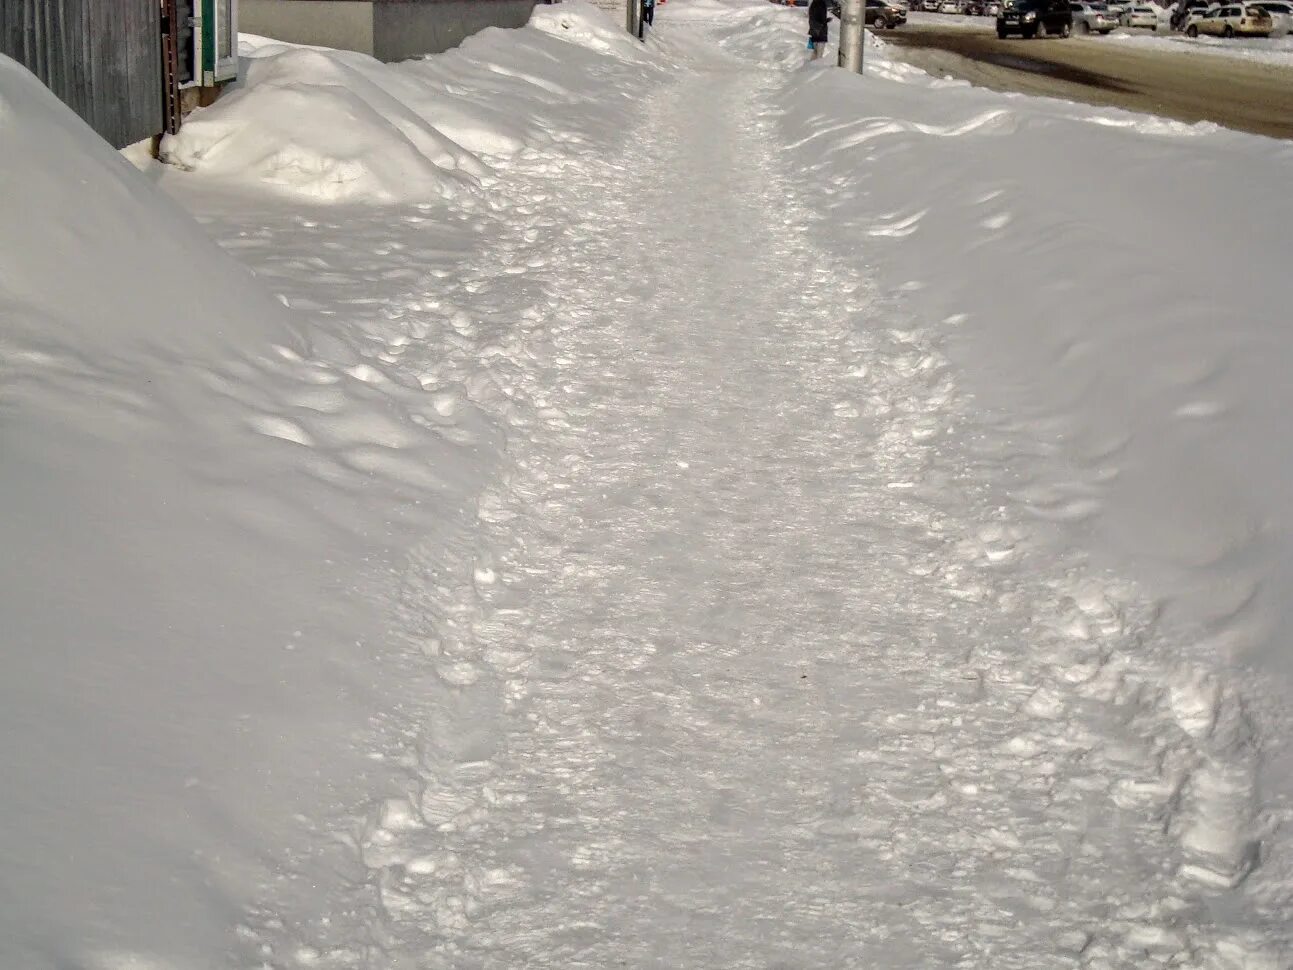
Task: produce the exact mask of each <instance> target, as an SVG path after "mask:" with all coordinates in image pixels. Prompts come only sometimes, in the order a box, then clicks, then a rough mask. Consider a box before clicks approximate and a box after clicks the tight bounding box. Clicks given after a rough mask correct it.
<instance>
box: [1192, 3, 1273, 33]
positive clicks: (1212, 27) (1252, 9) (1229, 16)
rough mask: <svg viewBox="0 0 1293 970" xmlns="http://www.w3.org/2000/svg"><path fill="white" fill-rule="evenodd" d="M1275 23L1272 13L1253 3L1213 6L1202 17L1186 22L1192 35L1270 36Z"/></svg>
mask: <svg viewBox="0 0 1293 970" xmlns="http://www.w3.org/2000/svg"><path fill="white" fill-rule="evenodd" d="M1274 29H1275V24H1274V22H1273V21H1272V20H1271V15H1270V14H1268V13H1267V12H1266V11H1265V10H1263V9H1262V8H1261V7H1257V6H1254V5H1253V4H1251V3H1250V4H1238V3H1233V4H1226V5H1225V6H1221V7H1212V8H1210V9H1209V10H1208V11H1207V13H1205V14H1204V15H1203V16H1202V17H1199V18H1197V19H1195V20H1191V21H1190V22H1189V23H1188V24H1186V27H1185V32H1186V34H1188V35H1189V36H1190V37H1198V36H1199V34H1211V35H1212V36H1214V37H1235V36H1243V37H1269V36H1270V35H1271V31H1272V30H1274Z"/></svg>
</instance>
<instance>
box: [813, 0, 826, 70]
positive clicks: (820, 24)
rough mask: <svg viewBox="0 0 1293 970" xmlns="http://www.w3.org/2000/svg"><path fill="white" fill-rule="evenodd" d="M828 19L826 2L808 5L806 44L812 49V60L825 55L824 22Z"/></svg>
mask: <svg viewBox="0 0 1293 970" xmlns="http://www.w3.org/2000/svg"><path fill="white" fill-rule="evenodd" d="M829 19H830V15H829V14H828V13H827V12H826V0H812V2H811V3H809V4H808V43H809V44H811V45H812V48H813V60H817V58H819V57H821V56H822V54H824V53H826V37H827V34H826V21H827V20H829Z"/></svg>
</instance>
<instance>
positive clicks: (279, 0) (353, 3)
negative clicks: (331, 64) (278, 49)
mask: <svg viewBox="0 0 1293 970" xmlns="http://www.w3.org/2000/svg"><path fill="white" fill-rule="evenodd" d="M238 29H239V30H240V31H241V32H242V33H245V34H260V35H262V36H264V37H273V38H274V39H275V40H286V41H290V42H291V43H293V44H314V45H315V46H318V47H335V48H338V49H339V50H347V51H362V52H363V53H365V54H372V53H373V49H374V48H373V4H372V2H371V0H241V3H239V5H238Z"/></svg>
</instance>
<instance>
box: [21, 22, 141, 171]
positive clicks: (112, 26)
mask: <svg viewBox="0 0 1293 970" xmlns="http://www.w3.org/2000/svg"><path fill="white" fill-rule="evenodd" d="M0 54H7V55H9V56H10V57H12V58H13V59H14V60H16V61H19V62H20V63H22V64H24V65H25V66H26V67H27V69H28V70H30V71H31V72H32V73H33V74H35V75H36V76H37V77H38V78H40V79H41V80H42V81H43V82H44V83H45V84H46V86H48V87H49V89H50V90H51V91H53V92H54V93H55V94H56V95H58V96H59V98H61V99H62V100H63V102H64V103H65V104H66V105H67V106H68V107H70V108H71V109H72V110H73V111H75V112H76V113H77V114H78V115H80V116H81V117H82V118H84V119H85V120H86V122H88V123H89V125H90V127H92V128H93V129H94V130H95V131H97V132H98V133H99V134H100V135H102V136H103V137H104V138H106V139H107V140H108V141H109V142H111V143H112V145H113V146H114V147H115V148H123V147H125V146H126V145H129V144H133V143H134V142H137V141H141V140H143V139H145V138H148V137H149V136H151V135H155V134H157V133H158V132H159V131H161V130H162V126H163V120H162V63H161V59H162V55H161V11H160V5H159V3H158V0H0Z"/></svg>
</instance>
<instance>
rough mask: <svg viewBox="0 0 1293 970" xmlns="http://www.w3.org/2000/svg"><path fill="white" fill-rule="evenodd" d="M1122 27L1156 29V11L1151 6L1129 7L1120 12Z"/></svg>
mask: <svg viewBox="0 0 1293 970" xmlns="http://www.w3.org/2000/svg"><path fill="white" fill-rule="evenodd" d="M1121 19H1122V25H1123V26H1124V27H1148V28H1149V29H1150V30H1158V11H1157V10H1155V9H1154V8H1153V7H1131V8H1130V9H1127V10H1124V11H1123V12H1122V18H1121Z"/></svg>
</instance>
